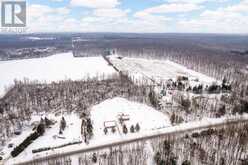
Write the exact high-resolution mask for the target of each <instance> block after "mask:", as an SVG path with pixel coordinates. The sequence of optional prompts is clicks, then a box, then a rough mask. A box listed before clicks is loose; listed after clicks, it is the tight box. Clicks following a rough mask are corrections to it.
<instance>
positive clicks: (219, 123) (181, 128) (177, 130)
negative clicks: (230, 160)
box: [17, 117, 248, 165]
mask: <svg viewBox="0 0 248 165" xmlns="http://www.w3.org/2000/svg"><path fill="white" fill-rule="evenodd" d="M240 123H248V117H246V118H236V119H235V118H232V119H228V120H216V119H214V120H212V121H211V122H202V123H201V122H192V123H186V124H182V125H178V126H174V127H168V128H164V129H161V130H157V131H152V132H150V133H146V134H138V135H137V134H136V135H135V134H132V135H131V136H127V137H126V138H123V139H122V140H117V141H113V142H108V143H105V144H100V145H96V146H88V147H85V148H82V149H80V150H74V151H69V152H64V153H61V154H59V155H58V154H51V155H49V156H46V157H43V158H37V159H34V160H31V161H25V162H22V163H18V164H17V165H28V164H30V163H32V162H42V161H46V160H48V159H54V158H57V157H66V156H72V155H75V154H81V153H86V152H92V151H93V152H94V151H97V150H103V149H107V148H111V147H116V146H121V145H126V144H131V143H134V142H140V141H146V140H150V139H155V138H160V137H166V136H171V135H180V134H183V133H190V132H194V131H197V130H201V129H208V128H213V127H214V128H216V127H223V126H225V125H232V124H240Z"/></svg>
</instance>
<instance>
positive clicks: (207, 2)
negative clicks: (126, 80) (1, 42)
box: [27, 0, 248, 34]
mask: <svg viewBox="0 0 248 165" xmlns="http://www.w3.org/2000/svg"><path fill="white" fill-rule="evenodd" d="M27 4H28V8H27V16H28V19H27V21H28V23H27V26H28V28H29V31H30V32H194V33H246V34H247V33H248V0H27Z"/></svg>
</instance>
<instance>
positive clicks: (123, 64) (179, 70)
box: [109, 55, 216, 85]
mask: <svg viewBox="0 0 248 165" xmlns="http://www.w3.org/2000/svg"><path fill="white" fill-rule="evenodd" d="M109 58H110V61H111V62H112V63H113V64H114V66H115V67H117V68H118V69H119V70H121V71H123V72H127V73H129V74H130V75H131V76H134V78H135V79H139V78H146V79H147V78H148V79H153V80H155V81H156V82H158V83H159V82H160V81H166V80H168V79H173V80H176V79H177V77H178V76H186V77H189V78H190V80H194V79H199V82H200V83H202V84H207V85H210V84H212V83H213V82H215V81H216V80H215V79H214V78H211V77H209V76H206V75H204V74H201V73H199V72H196V71H193V70H191V69H188V68H186V67H185V66H182V65H180V64H177V63H175V62H172V61H169V60H151V59H142V58H129V57H124V58H118V56H116V55H115V56H109Z"/></svg>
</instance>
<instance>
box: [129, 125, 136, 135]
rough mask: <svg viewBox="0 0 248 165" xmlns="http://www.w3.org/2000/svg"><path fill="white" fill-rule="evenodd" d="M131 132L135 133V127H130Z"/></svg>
mask: <svg viewBox="0 0 248 165" xmlns="http://www.w3.org/2000/svg"><path fill="white" fill-rule="evenodd" d="M130 132H131V133H134V132H135V130H134V126H133V125H132V126H131V127H130Z"/></svg>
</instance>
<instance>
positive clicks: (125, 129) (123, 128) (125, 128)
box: [122, 124, 128, 134]
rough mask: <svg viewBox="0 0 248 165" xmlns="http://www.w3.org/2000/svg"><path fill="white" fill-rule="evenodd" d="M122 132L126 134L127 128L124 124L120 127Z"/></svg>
mask: <svg viewBox="0 0 248 165" xmlns="http://www.w3.org/2000/svg"><path fill="white" fill-rule="evenodd" d="M122 131H123V133H124V134H127V133H128V129H127V126H126V125H125V124H124V125H123V127H122Z"/></svg>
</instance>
